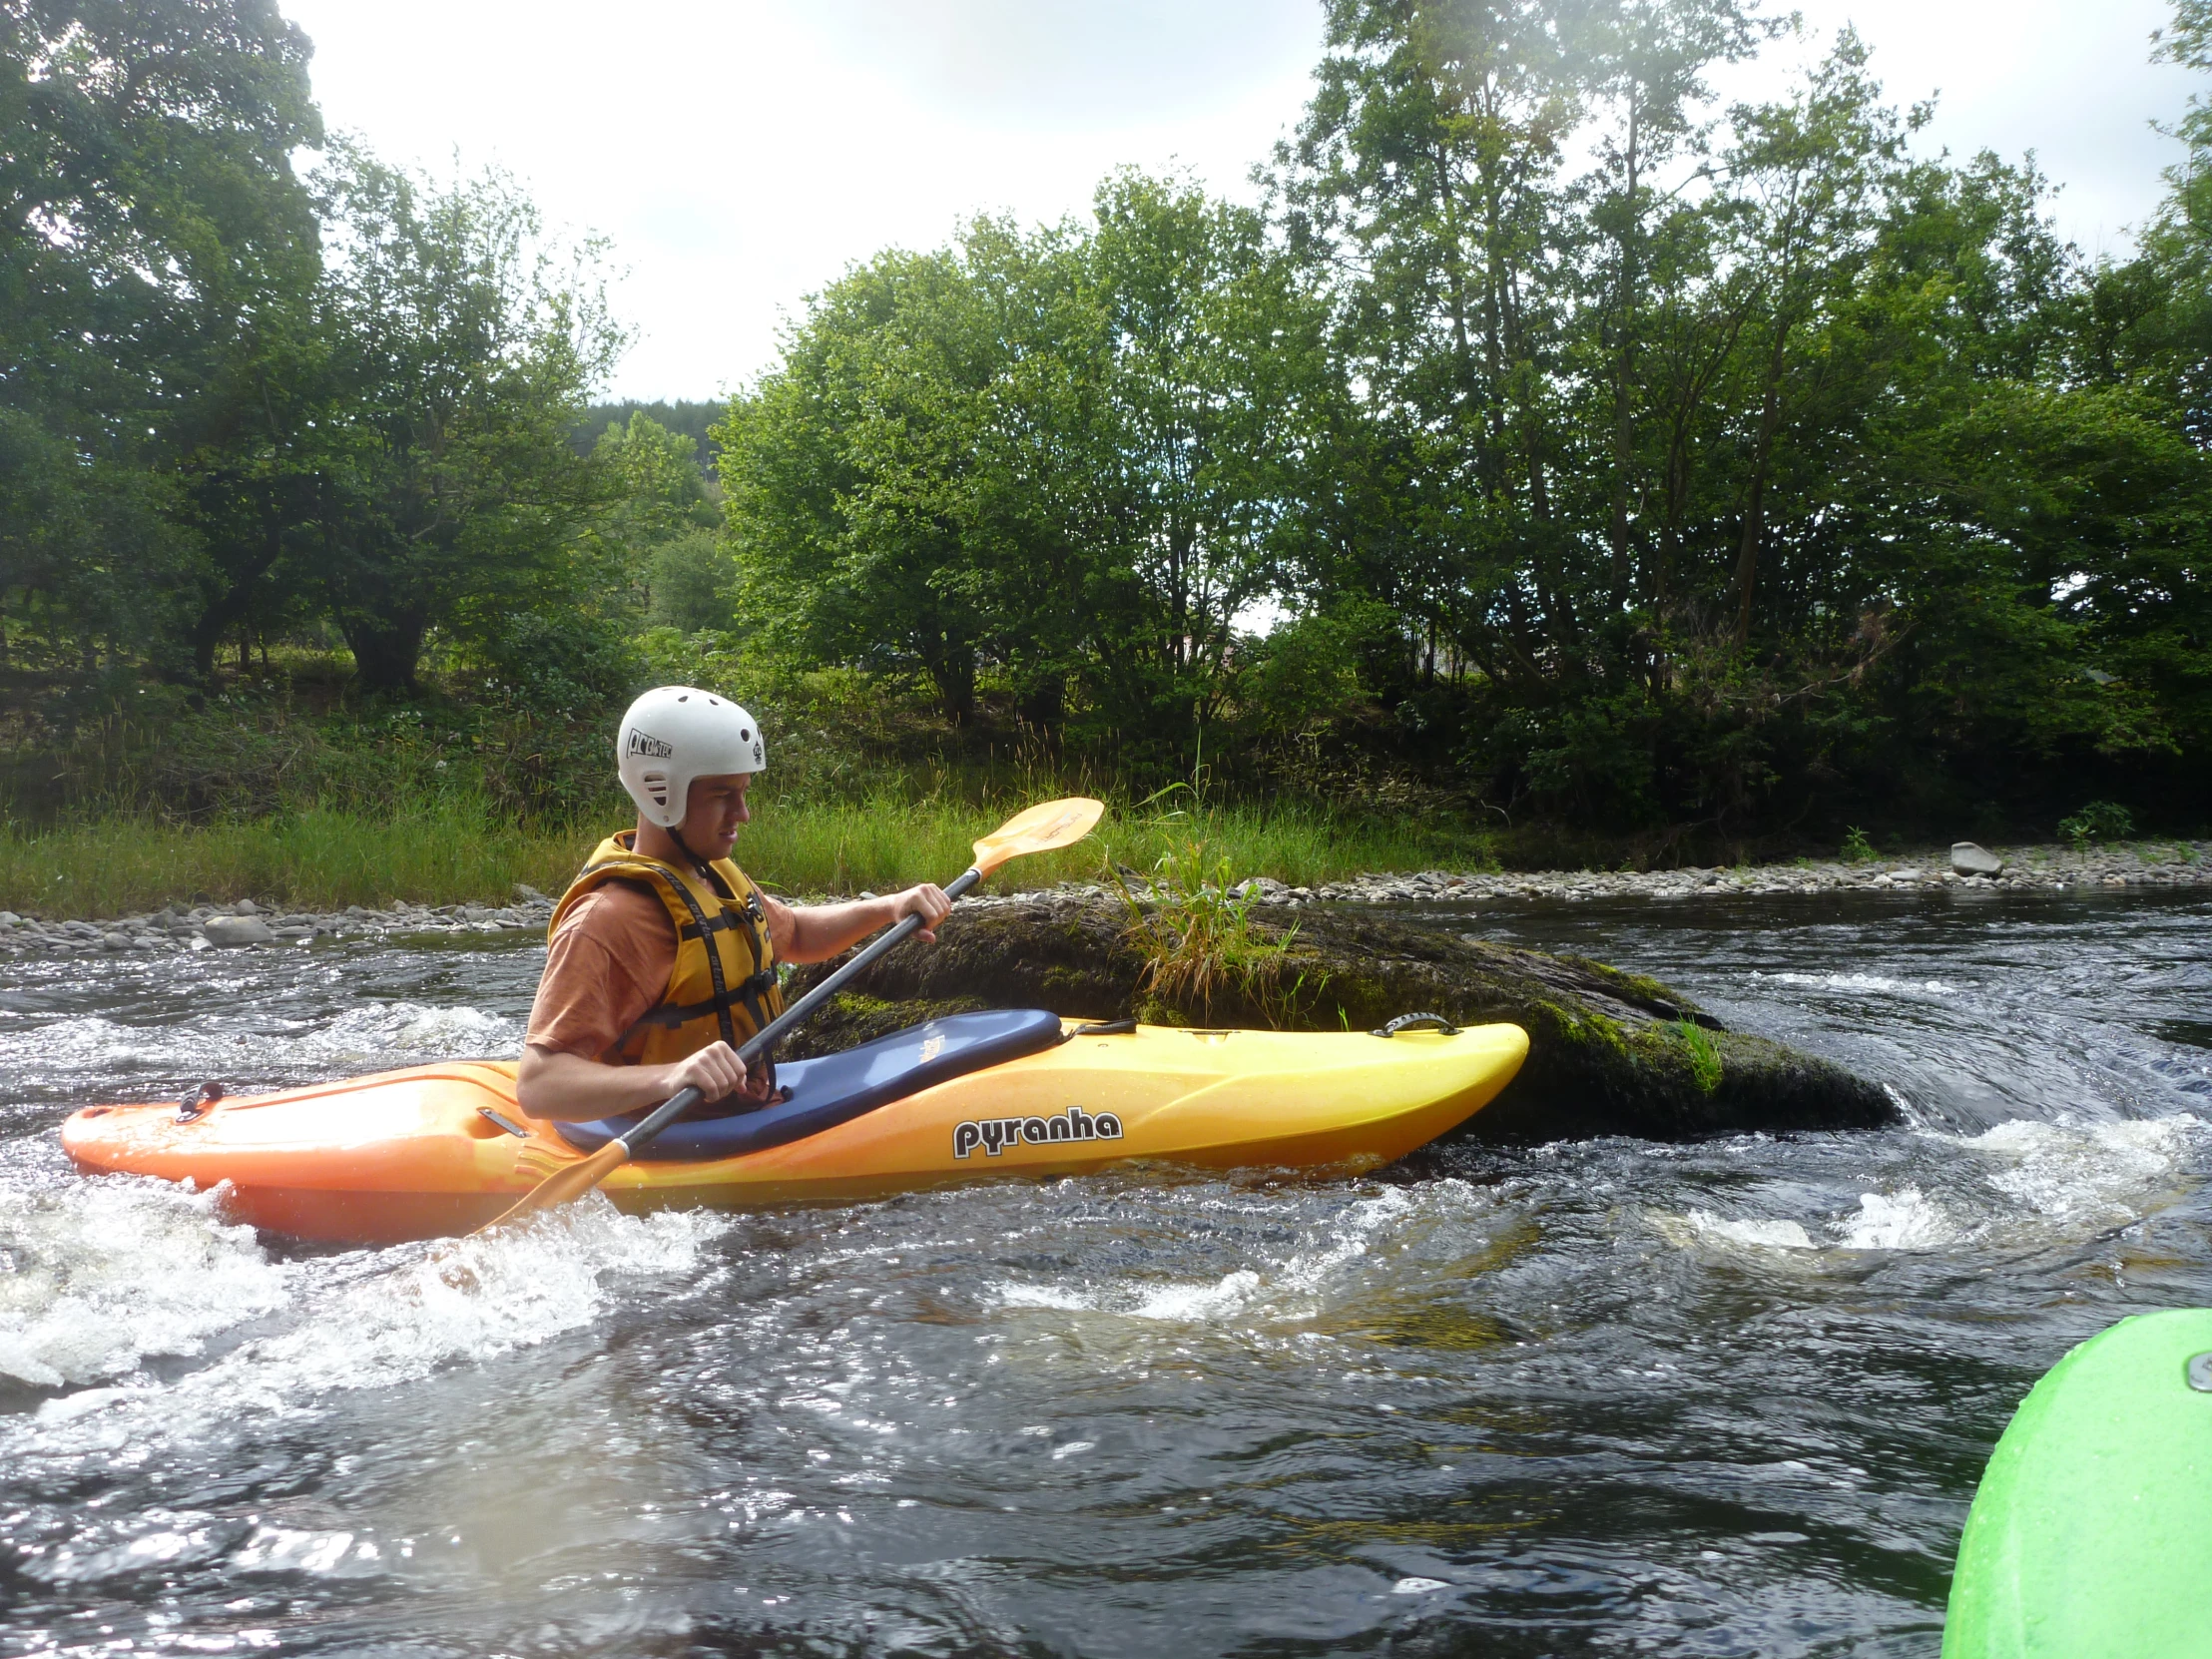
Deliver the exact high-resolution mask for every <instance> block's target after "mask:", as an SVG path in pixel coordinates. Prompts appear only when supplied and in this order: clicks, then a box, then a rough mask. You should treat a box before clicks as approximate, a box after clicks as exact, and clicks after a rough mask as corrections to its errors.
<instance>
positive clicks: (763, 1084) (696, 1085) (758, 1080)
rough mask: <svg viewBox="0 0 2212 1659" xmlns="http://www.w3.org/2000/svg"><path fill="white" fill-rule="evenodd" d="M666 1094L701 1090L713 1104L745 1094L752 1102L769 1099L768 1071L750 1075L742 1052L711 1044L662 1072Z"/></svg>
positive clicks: (719, 1044)
mask: <svg viewBox="0 0 2212 1659" xmlns="http://www.w3.org/2000/svg"><path fill="white" fill-rule="evenodd" d="M661 1082H662V1085H663V1087H664V1091H665V1093H667V1094H669V1095H674V1094H676V1093H677V1092H679V1091H680V1090H683V1089H697V1090H698V1091H699V1093H700V1097H701V1098H702V1099H703V1100H706V1101H709V1102H713V1101H717V1100H729V1099H731V1098H732V1097H733V1096H737V1095H743V1096H745V1097H746V1098H747V1099H748V1100H766V1099H767V1098H768V1072H767V1070H766V1069H765V1068H764V1069H762V1070H760V1071H757V1072H754V1073H753V1074H752V1075H750V1076H748V1075H747V1073H746V1069H745V1067H744V1065H743V1064H741V1063H740V1061H739V1059H738V1051H737V1050H736V1049H734V1048H732V1047H731V1046H730V1045H729V1044H728V1043H726V1042H717V1043H712V1044H709V1045H708V1046H707V1047H705V1048H703V1049H701V1050H700V1051H699V1052H698V1053H697V1054H689V1055H686V1056H685V1057H684V1058H683V1059H681V1060H678V1061H677V1062H676V1063H675V1064H674V1065H672V1066H670V1067H668V1068H667V1070H666V1071H664V1072H663V1073H662V1076H661Z"/></svg>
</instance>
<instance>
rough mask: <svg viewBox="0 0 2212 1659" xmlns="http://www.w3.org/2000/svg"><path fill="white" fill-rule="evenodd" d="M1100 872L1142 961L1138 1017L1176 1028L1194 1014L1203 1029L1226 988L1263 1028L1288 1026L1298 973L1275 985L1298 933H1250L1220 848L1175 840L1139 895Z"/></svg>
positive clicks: (1243, 899) (1244, 897)
mask: <svg viewBox="0 0 2212 1659" xmlns="http://www.w3.org/2000/svg"><path fill="white" fill-rule="evenodd" d="M1106 871H1107V875H1108V878H1109V879H1110V880H1111V881H1112V883H1113V886H1114V890H1115V891H1116V892H1117V893H1119V894H1120V896H1121V900H1122V904H1123V906H1124V907H1125V908H1126V909H1127V911H1128V913H1129V927H1128V936H1129V938H1130V940H1131V941H1132V942H1133V943H1134V944H1135V945H1136V947H1137V949H1138V951H1139V953H1140V954H1141V955H1142V956H1143V957H1144V964H1145V965H1144V977H1143V978H1142V979H1141V980H1140V981H1139V983H1138V990H1139V993H1140V995H1141V996H1142V997H1143V998H1144V1001H1143V1004H1142V1014H1143V1016H1144V1017H1150V1018H1165V1019H1168V1020H1169V1021H1170V1022H1171V1023H1180V1022H1181V1016H1183V1015H1185V1014H1189V1013H1195V1014H1196V1015H1197V1016H1198V1021H1199V1023H1200V1024H1201V1025H1204V1024H1207V1023H1209V1022H1210V1020H1211V1016H1212V1010H1213V1005H1214V998H1215V996H1216V995H1217V994H1219V993H1220V992H1222V991H1224V990H1226V989H1227V988H1228V987H1229V986H1231V985H1232V984H1233V985H1234V986H1235V987H1236V989H1237V991H1238V992H1239V993H1241V995H1242V996H1243V997H1244V998H1245V999H1248V1000H1249V1001H1250V1002H1252V1003H1253V1004H1254V1005H1255V1006H1257V1007H1258V1008H1259V1009H1260V1011H1261V1014H1262V1016H1263V1018H1264V1019H1265V1020H1266V1022H1267V1023H1268V1024H1269V1025H1270V1026H1273V1027H1276V1028H1279V1029H1280V1028H1281V1027H1283V1026H1284V1025H1285V1024H1286V1023H1287V1021H1288V1019H1289V1017H1290V1015H1292V1014H1293V1013H1294V1012H1295V1011H1296V1008H1297V1003H1298V998H1299V994H1300V992H1301V991H1302V990H1304V988H1305V978H1304V976H1303V975H1301V976H1300V977H1299V978H1297V979H1295V980H1293V981H1292V982H1291V983H1290V984H1289V985H1285V984H1284V983H1283V982H1282V971H1283V966H1284V958H1285V957H1286V956H1287V954H1288V953H1289V949H1290V943H1291V939H1292V938H1293V937H1294V936H1295V935H1296V933H1297V931H1298V930H1297V928H1296V927H1295V926H1294V927H1293V928H1291V929H1290V931H1289V932H1287V933H1285V934H1284V935H1283V936H1282V937H1280V938H1273V939H1271V938H1267V937H1264V936H1263V935H1261V934H1259V933H1257V932H1255V931H1254V929H1253V926H1252V898H1251V895H1250V894H1249V893H1248V892H1247V891H1245V889H1244V888H1243V887H1242V886H1241V885H1238V884H1236V881H1235V877H1234V876H1233V874H1232V873H1231V865H1230V861H1229V859H1228V857H1227V856H1226V855H1224V854H1223V853H1222V852H1221V851H1220V850H1219V849H1217V848H1215V847H1212V846H1209V845H1208V844H1207V842H1206V840H1205V838H1204V837H1203V836H1197V835H1194V836H1190V837H1189V838H1180V837H1179V838H1178V839H1177V841H1176V843H1175V844H1173V845H1171V846H1170V847H1169V848H1168V849H1167V850H1166V851H1164V852H1162V853H1161V854H1160V856H1159V858H1158V859H1157V860H1156V861H1155V862H1154V864H1153V866H1152V877H1151V881H1150V885H1149V890H1148V891H1147V893H1146V894H1145V896H1143V897H1139V896H1138V894H1137V892H1136V891H1135V890H1134V889H1132V888H1131V887H1130V885H1129V883H1128V881H1127V880H1126V879H1125V878H1124V877H1123V875H1122V873H1121V871H1120V870H1119V869H1118V868H1116V867H1115V866H1114V864H1113V863H1112V862H1111V861H1109V862H1108V863H1107V865H1106ZM1315 988H1316V989H1317V990H1318V989H1319V988H1320V987H1319V986H1317V987H1315Z"/></svg>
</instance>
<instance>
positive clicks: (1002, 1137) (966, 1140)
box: [952, 1106, 1121, 1158]
mask: <svg viewBox="0 0 2212 1659" xmlns="http://www.w3.org/2000/svg"><path fill="white" fill-rule="evenodd" d="M1120 1139H1121V1119H1119V1118H1117V1117H1116V1116H1114V1114H1113V1113H1111V1112H1098V1113H1095V1114H1094V1113H1091V1112H1086V1111H1084V1110H1083V1108H1082V1107H1080V1106H1070V1107H1069V1108H1068V1109H1067V1110H1066V1111H1064V1112H1062V1113H1060V1114H1059V1116H1057V1117H1049V1118H972V1119H970V1120H969V1121H968V1122H966V1123H956V1124H954V1125H953V1126H952V1156H953V1157H955V1158H965V1157H966V1156H967V1155H968V1154H969V1153H971V1152H973V1151H974V1150H975V1149H976V1148H977V1147H981V1148H982V1149H983V1151H984V1153H985V1154H986V1155H987V1156H989V1157H992V1158H995V1157H997V1156H998V1155H999V1154H1000V1153H1001V1152H1004V1151H1005V1150H1006V1149H1007V1148H1008V1147H1010V1146H1016V1145H1019V1146H1045V1145H1049V1144H1050V1143H1052V1142H1054V1141H1118V1140H1120Z"/></svg>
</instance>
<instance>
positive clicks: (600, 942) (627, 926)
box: [522, 881, 676, 1064]
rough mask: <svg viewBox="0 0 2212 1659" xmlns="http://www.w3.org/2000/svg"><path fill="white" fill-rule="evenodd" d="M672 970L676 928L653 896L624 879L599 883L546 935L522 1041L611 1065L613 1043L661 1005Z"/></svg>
mask: <svg viewBox="0 0 2212 1659" xmlns="http://www.w3.org/2000/svg"><path fill="white" fill-rule="evenodd" d="M675 971H676V925H675V923H674V922H672V921H671V920H670V919H669V914H668V906H667V905H665V904H663V903H662V902H661V899H660V895H659V894H658V893H655V892H653V891H651V890H649V889H648V888H645V887H641V886H638V885H635V884H633V883H631V882H628V881H606V882H602V883H601V884H600V885H599V886H597V887H595V888H594V889H593V890H592V891H590V892H588V893H586V894H584V896H583V897H582V898H579V899H578V900H577V901H576V907H575V908H574V909H573V910H571V911H569V913H568V914H567V915H565V916H563V917H562V918H561V925H560V926H559V927H557V928H555V929H554V931H553V937H552V939H551V940H550V941H549V942H548V944H547V946H546V952H545V977H544V978H542V979H540V980H539V981H538V996H537V1000H536V1001H535V1002H533V1003H531V1004H530V1029H529V1030H528V1032H526V1033H525V1034H524V1036H523V1039H522V1040H523V1041H524V1042H526V1043H528V1044H529V1045H530V1046H531V1047H533V1048H544V1049H550V1050H552V1051H554V1052H555V1053H560V1054H581V1055H582V1056H583V1057H584V1058H585V1059H587V1060H598V1061H601V1062H603V1063H606V1064H615V1063H618V1061H619V1056H618V1055H617V1054H616V1053H615V1047H616V1045H617V1044H619V1043H620V1042H621V1041H622V1039H623V1037H624V1035H625V1034H626V1033H627V1032H628V1031H629V1029H630V1027H631V1026H633V1025H635V1024H637V1022H638V1021H639V1020H640V1019H642V1018H644V1017H645V1014H646V1012H647V1011H648V1010H649V1009H651V1008H652V1007H653V1006H654V1005H655V1004H657V1003H658V1002H659V1001H660V1000H661V997H662V995H663V994H664V993H665V992H666V991H667V990H668V976H669V975H670V974H671V973H673V972H675Z"/></svg>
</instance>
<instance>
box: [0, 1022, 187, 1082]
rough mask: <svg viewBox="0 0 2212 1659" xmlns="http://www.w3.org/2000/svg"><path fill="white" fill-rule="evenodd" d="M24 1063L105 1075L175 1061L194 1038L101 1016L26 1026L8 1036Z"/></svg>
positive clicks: (167, 1028) (170, 1029) (174, 1028)
mask: <svg viewBox="0 0 2212 1659" xmlns="http://www.w3.org/2000/svg"><path fill="white" fill-rule="evenodd" d="M9 1035H10V1037H11V1038H12V1039H13V1041H12V1042H11V1044H10V1048H11V1049H18V1048H20V1049H21V1050H22V1051H23V1052H22V1054H21V1055H20V1056H19V1057H20V1058H25V1059H28V1058H31V1057H33V1056H35V1058H36V1060H37V1062H38V1065H39V1066H40V1068H41V1069H42V1070H51V1071H55V1072H64V1073H75V1072H79V1071H89V1072H97V1073H106V1072H111V1071H115V1070H117V1069H119V1068H120V1069H129V1068H130V1067H132V1066H134V1065H143V1064H147V1063H150V1062H152V1063H159V1062H166V1061H169V1060H172V1059H174V1058H175V1056H176V1054H177V1051H178V1048H179V1046H180V1043H181V1042H182V1043H183V1044H184V1045H186V1046H189V1045H190V1042H191V1038H190V1037H189V1035H188V1034H186V1033H185V1032H183V1031H181V1030H180V1028H179V1027H177V1026H174V1025H124V1024H121V1023H119V1022H117V1021H115V1020H112V1019H102V1018H101V1017H100V1016H99V1015H97V1014H85V1015H81V1016H79V1017H76V1018H72V1019H57V1020H53V1021H50V1022H47V1023H43V1024H29V1023H25V1024H21V1025H18V1026H17V1027H15V1029H14V1030H13V1031H11V1032H10V1033H9Z"/></svg>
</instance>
